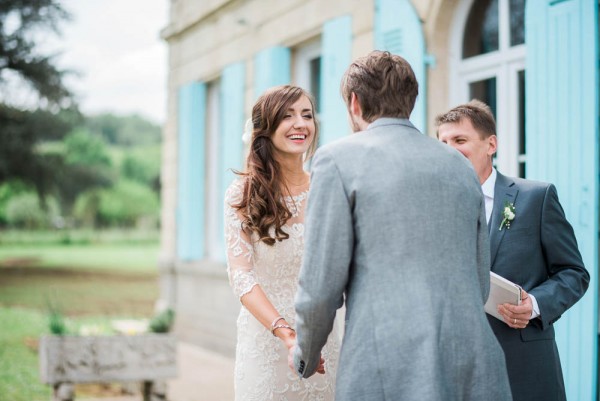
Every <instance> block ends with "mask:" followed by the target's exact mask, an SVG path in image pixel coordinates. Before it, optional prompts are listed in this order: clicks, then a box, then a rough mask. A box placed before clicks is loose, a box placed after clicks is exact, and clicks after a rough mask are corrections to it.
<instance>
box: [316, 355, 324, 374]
mask: <svg viewBox="0 0 600 401" xmlns="http://www.w3.org/2000/svg"><path fill="white" fill-rule="evenodd" d="M317 373H320V374H324V373H325V358H323V355H321V360H320V361H319V366H317Z"/></svg>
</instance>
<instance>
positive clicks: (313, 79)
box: [310, 57, 321, 114]
mask: <svg viewBox="0 0 600 401" xmlns="http://www.w3.org/2000/svg"><path fill="white" fill-rule="evenodd" d="M320 82H321V57H316V58H313V59H312V60H310V93H311V95H313V97H314V98H315V103H316V104H315V107H316V109H317V110H316V111H315V112H316V113H317V114H319V113H320V112H321V85H320Z"/></svg>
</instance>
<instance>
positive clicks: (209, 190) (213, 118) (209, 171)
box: [204, 79, 223, 260]
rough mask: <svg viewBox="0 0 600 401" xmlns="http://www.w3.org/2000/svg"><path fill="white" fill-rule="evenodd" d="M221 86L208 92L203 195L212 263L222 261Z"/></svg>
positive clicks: (217, 84)
mask: <svg viewBox="0 0 600 401" xmlns="http://www.w3.org/2000/svg"><path fill="white" fill-rule="evenodd" d="M220 91H221V82H220V80H219V79H215V80H213V81H210V82H208V84H207V90H206V138H205V140H206V147H205V149H206V187H205V192H204V197H205V202H206V203H205V204H206V206H205V207H206V210H205V211H206V214H205V216H206V227H205V228H204V242H205V248H204V249H206V256H207V258H208V259H210V260H221V259H222V249H221V248H220V243H219V238H218V235H217V234H216V233H218V232H219V226H220V224H221V220H222V218H223V216H221V213H220V211H221V209H220V203H221V202H222V199H220V197H219V194H220V192H221V189H220V188H221V187H220V182H221V181H220V178H221V174H220V171H219V168H220V167H219V155H220V152H219V146H220V138H219V134H220V118H221V110H220V104H221V95H220Z"/></svg>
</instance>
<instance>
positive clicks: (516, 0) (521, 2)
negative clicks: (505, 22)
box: [509, 0, 525, 46]
mask: <svg viewBox="0 0 600 401" xmlns="http://www.w3.org/2000/svg"><path fill="white" fill-rule="evenodd" d="M509 4H510V45H511V46H516V45H522V44H523V43H525V0H510V3H509Z"/></svg>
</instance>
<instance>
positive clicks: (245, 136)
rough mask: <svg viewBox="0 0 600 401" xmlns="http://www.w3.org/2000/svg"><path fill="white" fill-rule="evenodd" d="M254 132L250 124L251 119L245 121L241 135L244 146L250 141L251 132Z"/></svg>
mask: <svg viewBox="0 0 600 401" xmlns="http://www.w3.org/2000/svg"><path fill="white" fill-rule="evenodd" d="M253 130H254V126H253V124H252V119H251V118H249V119H247V120H246V124H244V134H243V135H242V142H244V143H245V144H246V145H247V144H249V143H250V141H251V140H252V131H253Z"/></svg>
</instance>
